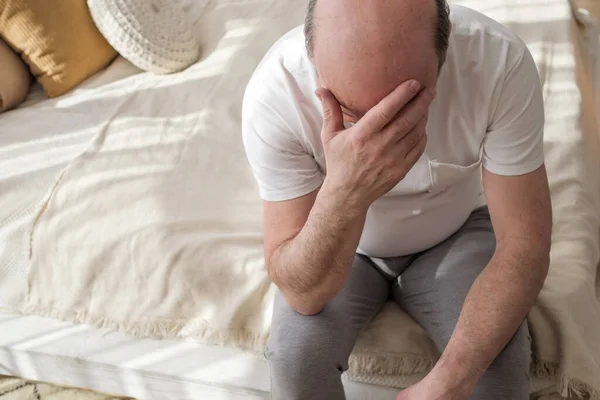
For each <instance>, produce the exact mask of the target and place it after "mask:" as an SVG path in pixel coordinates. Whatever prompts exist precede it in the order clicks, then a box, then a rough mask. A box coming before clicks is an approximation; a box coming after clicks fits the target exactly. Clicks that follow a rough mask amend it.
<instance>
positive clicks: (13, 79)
mask: <svg viewBox="0 0 600 400" xmlns="http://www.w3.org/2000/svg"><path fill="white" fill-rule="evenodd" d="M30 81H31V79H30V78H29V71H28V69H27V66H26V65H25V64H23V61H21V59H19V56H17V55H16V54H15V53H14V52H13V51H12V50H11V49H10V47H8V45H7V44H6V43H5V42H4V41H3V40H2V39H0V112H2V111H6V110H8V109H10V108H13V107H15V106H16V105H18V104H19V103H21V102H22V101H23V100H25V98H26V97H27V92H28V91H29V83H30Z"/></svg>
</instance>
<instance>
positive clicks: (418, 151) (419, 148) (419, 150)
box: [404, 135, 427, 168]
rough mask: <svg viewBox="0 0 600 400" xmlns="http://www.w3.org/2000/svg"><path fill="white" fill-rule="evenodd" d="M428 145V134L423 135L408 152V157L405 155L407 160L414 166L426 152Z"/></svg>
mask: <svg viewBox="0 0 600 400" xmlns="http://www.w3.org/2000/svg"><path fill="white" fill-rule="evenodd" d="M426 147H427V135H423V136H421V139H420V140H419V142H418V143H417V144H416V145H415V146H414V147H413V148H412V149H410V151H409V152H408V153H406V157H404V160H405V162H406V163H407V164H408V165H410V167H411V168H412V167H413V166H414V165H415V164H416V163H417V161H419V158H421V156H422V155H423V153H424V152H425V148H426Z"/></svg>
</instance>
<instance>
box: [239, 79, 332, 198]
mask: <svg viewBox="0 0 600 400" xmlns="http://www.w3.org/2000/svg"><path fill="white" fill-rule="evenodd" d="M256 92H257V91H256V90H254V89H253V88H252V87H251V86H249V87H248V89H247V90H246V95H245V96H244V104H243V112H242V136H243V140H244V147H245V149H246V156H247V158H248V161H249V163H250V166H251V167H252V171H253V173H254V177H255V178H256V181H257V182H258V186H259V190H260V196H261V197H262V199H263V200H266V201H286V200H292V199H295V198H298V197H302V196H304V195H307V194H309V193H311V192H313V191H315V190H316V189H318V188H319V187H320V186H321V184H322V183H323V179H324V176H323V173H322V172H321V169H320V168H319V165H318V164H317V162H316V160H315V159H314V157H313V156H312V155H311V154H309V153H308V151H306V149H305V147H304V146H303V145H302V143H301V142H300V140H299V139H298V138H297V136H296V135H294V132H293V131H292V129H291V128H290V126H289V123H288V122H287V121H286V118H299V116H298V115H297V112H298V111H297V110H296V109H295V108H294V107H293V106H292V105H291V104H289V103H288V104H287V105H286V103H285V102H286V101H288V102H289V99H287V100H286V99H283V98H281V97H282V96H277V95H276V94H275V93H271V94H270V95H269V96H263V95H261V94H260V93H256ZM265 97H266V99H265ZM265 100H266V101H265ZM267 101H268V102H269V103H270V104H267ZM286 107H288V108H289V110H288V109H286Z"/></svg>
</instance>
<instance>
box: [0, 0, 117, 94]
mask: <svg viewBox="0 0 600 400" xmlns="http://www.w3.org/2000/svg"><path fill="white" fill-rule="evenodd" d="M0 36H2V37H3V38H4V40H5V41H6V42H7V43H9V44H10V45H11V46H12V47H13V48H15V49H17V50H18V51H19V52H20V53H21V57H22V58H23V60H24V61H25V62H26V63H27V64H28V65H29V68H30V69H31V71H32V72H33V75H34V76H35V77H36V79H37V80H38V82H39V83H40V84H41V85H42V87H43V88H44V90H45V91H46V94H47V95H48V96H49V97H56V96H60V95H61V94H63V93H65V92H67V91H69V90H71V89H72V88H74V87H75V86H77V85H78V84H79V83H81V82H82V81H84V80H85V79H87V78H89V77H90V76H91V75H93V74H95V73H96V72H98V71H99V70H100V69H102V68H104V67H105V66H106V65H107V64H108V63H110V62H111V61H112V60H113V59H114V57H115V56H116V52H115V50H114V49H113V48H112V47H111V46H110V45H109V44H108V42H107V41H106V40H105V39H104V37H102V34H101V33H100V32H99V31H98V29H97V28H96V26H95V25H94V22H93V21H92V17H91V16H90V12H89V10H88V7H87V3H86V0H0Z"/></svg>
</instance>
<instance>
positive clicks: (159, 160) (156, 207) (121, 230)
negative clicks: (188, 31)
mask: <svg viewBox="0 0 600 400" xmlns="http://www.w3.org/2000/svg"><path fill="white" fill-rule="evenodd" d="M224 4H226V6H223V5H224ZM461 4H465V5H469V6H474V7H476V8H477V9H479V10H481V11H483V12H484V13H486V14H489V15H490V16H492V17H494V18H495V19H497V20H499V21H501V22H505V23H509V26H510V27H512V28H513V29H514V30H515V31H516V32H517V33H518V34H519V35H520V36H521V37H522V38H523V39H524V41H525V42H526V43H527V44H528V46H529V47H530V49H531V52H532V55H533V57H534V60H535V61H536V63H537V65H538V68H539V72H540V77H541V79H542V83H543V88H544V90H543V92H544V99H545V107H546V111H547V115H548V118H547V122H546V126H545V130H546V138H545V153H546V162H547V165H548V171H549V176H550V181H551V190H552V196H553V207H554V216H555V226H554V231H555V234H554V237H553V246H554V247H553V250H552V265H551V272H550V278H549V279H548V282H547V284H546V287H545V288H544V290H543V292H542V295H541V297H540V299H539V302H538V304H537V305H536V307H535V308H534V310H533V311H532V313H531V314H530V318H529V322H530V330H531V335H532V339H533V350H534V359H535V363H534V364H533V371H532V372H533V375H534V376H536V377H541V378H545V379H551V380H552V381H553V382H554V383H555V384H556V387H557V389H558V390H561V392H562V391H564V393H568V392H570V393H571V394H573V395H575V394H576V393H584V392H585V391H592V390H593V389H594V388H595V387H597V386H599V385H598V383H597V377H598V376H600V371H598V364H597V362H596V361H595V360H597V359H598V356H597V354H600V352H599V351H598V349H597V340H596V339H597V337H598V331H599V329H600V328H599V327H598V325H599V322H598V321H600V314H599V312H598V305H597V304H598V300H597V297H596V296H597V295H596V292H595V285H597V281H596V279H595V277H596V275H597V269H596V265H597V262H598V259H599V258H600V257H599V253H598V252H599V247H600V246H599V240H598V229H599V227H600V221H599V220H600V217H599V216H598V214H597V210H598V209H599V208H600V199H598V197H599V196H598V192H599V189H600V188H599V184H598V182H600V168H599V167H598V162H597V160H598V158H599V155H600V151H599V150H598V139H597V133H596V131H592V130H590V129H588V125H587V122H586V121H587V120H588V116H589V114H587V112H586V110H587V108H586V107H588V106H590V105H591V104H592V103H591V102H590V100H589V98H586V97H582V96H585V94H584V92H581V91H580V90H579V87H578V85H577V81H576V79H575V78H576V76H575V73H576V72H577V71H581V69H579V67H578V66H577V65H576V64H575V58H574V57H573V53H574V50H575V49H574V48H573V41H571V38H570V28H571V26H570V24H571V19H570V18H571V17H570V10H569V7H568V4H567V3H566V2H563V1H562V0H556V1H553V2H551V3H547V2H546V1H545V0H544V1H541V0H540V2H539V3H535V4H534V3H531V2H527V3H522V2H520V1H505V0H488V1H486V2H481V1H473V2H470V1H464V2H461ZM532 4H533V5H532ZM305 5H306V4H305V3H304V1H299V2H295V1H290V2H282V1H275V0H258V1H252V2H247V1H245V0H235V1H233V2H231V1H228V2H225V3H223V2H214V3H213V4H212V5H211V6H209V8H208V9H207V10H206V12H205V14H204V16H203V17H202V18H200V20H199V21H198V25H197V27H198V30H199V33H200V36H199V37H201V38H203V39H202V40H203V43H202V47H203V49H206V53H205V58H204V59H203V60H201V62H200V63H198V64H196V65H194V66H192V67H191V68H189V69H187V70H185V71H184V72H182V73H180V74H173V75H167V76H154V75H152V74H138V75H136V76H132V77H129V78H124V77H123V76H118V77H114V79H113V80H112V81H110V82H111V83H107V82H108V81H107V80H103V78H104V76H103V74H101V75H100V76H99V79H98V80H96V79H93V81H94V82H93V83H94V84H95V86H94V85H92V86H86V87H87V89H85V90H84V89H83V88H82V89H81V90H75V91H74V92H72V93H70V94H69V95H67V96H65V97H64V98H61V99H56V100H50V101H45V102H40V103H37V104H36V105H35V106H32V107H31V108H29V107H25V108H20V109H18V110H15V111H12V112H10V113H5V114H3V115H2V117H1V118H0V132H2V133H3V135H0V143H2V148H1V155H2V158H1V159H0V162H1V163H2V164H1V168H0V174H2V175H1V177H2V178H1V179H0V184H1V185H2V187H1V190H0V199H2V204H3V207H1V208H0V234H2V235H3V236H2V237H1V238H0V249H2V251H1V252H0V258H1V259H2V260H3V261H4V260H6V257H7V256H8V257H9V259H8V262H9V265H19V266H20V268H21V270H19V271H23V272H20V273H19V274H13V275H11V276H10V277H8V278H7V277H6V275H5V271H6V269H5V265H6V264H5V263H4V262H3V263H2V264H0V274H2V279H0V285H1V287H2V292H0V295H1V296H2V297H4V296H5V293H6V291H5V288H8V290H9V291H10V290H14V289H13V288H16V287H19V288H22V287H24V288H25V290H24V291H21V292H19V295H22V296H23V297H24V298H25V301H24V302H22V303H21V304H18V305H17V306H18V309H19V310H23V311H25V312H28V313H33V314H37V315H44V316H52V317H56V318H59V319H65V320H70V321H75V322H85V323H90V324H94V325H96V326H103V327H109V328H114V329H120V330H122V331H125V332H129V333H131V334H134V335H137V336H153V337H159V338H164V337H169V338H185V339H191V338H200V339H203V340H207V341H209V342H210V343H216V344H234V345H237V346H241V347H246V348H253V349H255V350H257V351H262V349H263V345H264V343H265V339H266V336H267V334H268V331H269V324H270V318H271V310H272V307H271V304H272V299H273V293H274V290H273V289H272V288H271V286H270V285H269V282H268V280H267V277H266V274H265V273H264V263H263V260H262V248H261V247H262V237H261V235H262V233H261V216H260V215H261V205H260V199H259V197H258V194H257V186H256V185H255V184H254V182H253V177H252V172H251V171H250V168H249V166H248V165H246V163H245V161H244V158H245V157H244V151H243V146H242V143H241V133H240V131H241V130H240V114H241V99H242V95H243V91H244V87H245V86H246V85H247V83H248V81H249V79H250V75H251V73H252V71H253V70H254V69H255V68H256V66H257V64H258V62H259V61H260V59H261V58H262V57H263V56H264V54H265V52H266V51H267V50H268V49H269V47H270V46H271V45H272V44H273V43H274V42H275V41H276V40H277V39H279V38H280V37H281V35H283V34H284V33H285V32H287V31H289V30H290V29H292V28H293V27H294V26H297V25H299V24H300V23H301V22H302V20H303V15H304V12H305ZM582 73H584V72H582ZM586 76H587V79H591V75H586ZM590 87H592V86H587V88H588V89H589V88H590ZM582 100H585V101H582ZM592 110H593V111H595V110H596V109H595V108H594V109H592ZM580 121H582V122H584V123H585V124H582V125H580ZM6 132H8V134H6ZM40 132H43V133H44V134H45V135H44V136H43V137H41V138H40V136H39V135H40ZM36 135H37V136H36ZM3 137H8V138H10V140H9V141H6V140H5V139H3ZM88 138H94V139H93V140H91V141H89V142H88ZM59 139H60V140H61V144H63V146H61V147H59V148H58V149H57V148H54V143H55V141H56V140H59ZM64 144H67V145H64ZM82 148H83V149H84V150H85V151H84V153H83V154H80V153H79V149H82ZM57 153H58V154H59V156H58V157H53V156H54V154H57ZM77 154H80V156H79V157H77V158H76V159H75V160H74V161H71V160H73V157H76V155H77ZM55 158H56V159H55ZM40 160H41V161H40ZM42 161H43V163H42ZM46 163H48V164H49V165H51V166H52V168H55V169H44V168H46ZM64 163H68V167H67V168H61V169H60V171H61V173H60V174H57V175H55V174H54V172H56V171H57V169H59V168H58V167H59V166H62V165H64ZM48 176H50V178H48ZM54 178H57V179H58V178H60V179H59V181H58V183H57V184H56V185H55V183H56V180H55V179H54ZM47 190H48V191H50V190H51V195H50V196H49V197H47V198H44V195H45V194H46V193H47V192H46V191H47ZM40 192H41V194H40ZM36 196H38V197H36ZM23 198H25V199H26V201H24V200H22V199H23ZM5 204H6V206H4V205H5ZM36 206H38V208H37V210H38V211H39V212H38V213H37V214H36V218H35V221H34V218H33V217H32V215H31V213H30V211H31V210H32V209H35V207H36ZM34 222H35V225H34V229H33V234H32V235H27V234H25V233H27V232H31V229H30V227H31V226H32V225H33V224H34ZM15 227H18V230H16V229H15ZM15 234H17V235H16V236H15ZM21 234H23V235H22V236H21ZM5 237H6V238H8V239H9V241H8V242H4V241H2V238H5ZM6 243H8V245H7V244H6ZM30 243H31V244H32V247H31V248H29V244H30ZM30 250H31V254H32V259H31V268H30V270H29V275H28V280H24V281H23V280H21V279H22V278H23V277H24V276H27V275H26V274H27V272H28V269H27V264H25V263H24V262H23V261H27V258H22V257H24V255H25V254H29V252H30ZM12 256H14V258H12V259H11V257H12ZM11 261H13V262H12V264H11ZM15 262H19V264H16V263H15ZM11 271H12V269H11ZM579 327H585V328H586V329H579ZM398 330H410V331H411V332H413V334H411V336H410V337H411V341H409V342H402V343H400V342H398V341H396V340H395V336H394V335H392V334H390V332H394V331H398ZM430 345H431V344H430V343H429V342H428V341H426V336H425V334H424V332H423V330H422V328H421V327H420V326H419V325H418V324H416V323H415V322H414V321H413V320H412V319H411V318H410V317H408V315H406V314H405V313H402V312H399V310H398V307H397V306H394V305H393V303H391V304H386V305H385V306H384V308H383V309H382V311H381V313H380V314H379V315H378V316H377V318H376V319H375V320H374V321H373V322H372V323H371V324H370V325H369V327H368V328H367V330H366V331H365V332H364V333H363V334H362V335H361V337H360V338H359V340H358V343H357V346H356V348H355V350H354V352H353V355H352V356H351V358H350V370H349V376H351V377H352V378H353V379H357V380H362V381H365V382H373V383H384V384H387V385H391V386H396V385H402V386H404V385H406V383H412V382H414V381H415V380H417V379H418V378H419V377H420V376H422V375H423V373H424V372H426V371H427V370H428V368H430V367H431V365H432V364H433V362H435V357H430V356H428V354H430V353H429V352H430V351H431V352H435V347H433V348H431V347H430Z"/></svg>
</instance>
